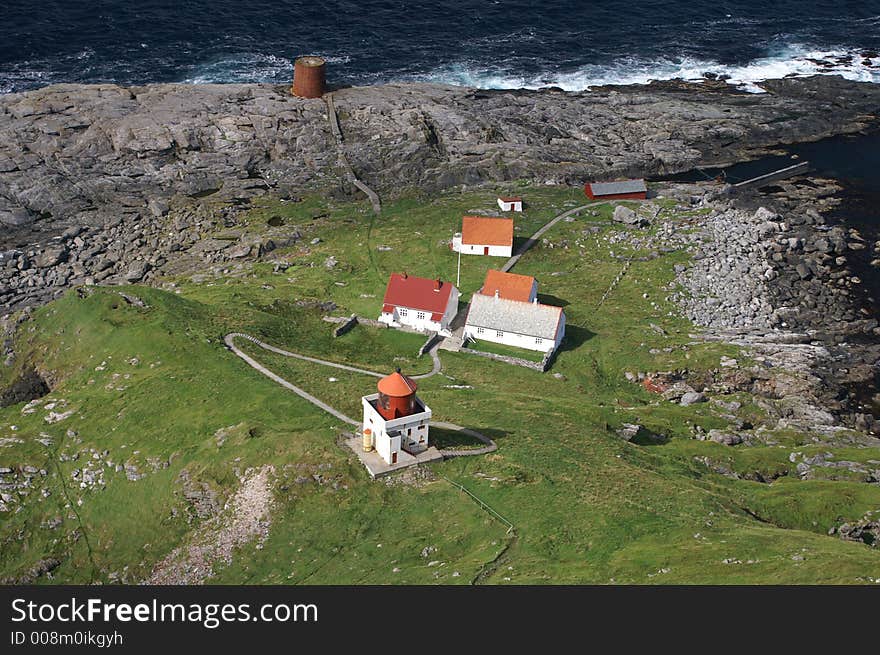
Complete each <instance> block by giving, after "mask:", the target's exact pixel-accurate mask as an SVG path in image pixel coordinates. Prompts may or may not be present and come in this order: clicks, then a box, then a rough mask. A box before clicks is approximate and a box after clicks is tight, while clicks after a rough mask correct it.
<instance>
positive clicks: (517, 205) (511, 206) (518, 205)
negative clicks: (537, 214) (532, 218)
mask: <svg viewBox="0 0 880 655" xmlns="http://www.w3.org/2000/svg"><path fill="white" fill-rule="evenodd" d="M498 206H499V207H501V211H503V212H521V211H522V201H520V202H504V201H503V200H502V199H501V198H498Z"/></svg>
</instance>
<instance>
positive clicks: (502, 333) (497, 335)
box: [495, 330, 504, 339]
mask: <svg viewBox="0 0 880 655" xmlns="http://www.w3.org/2000/svg"><path fill="white" fill-rule="evenodd" d="M495 336H496V337H498V338H499V339H500V338H501V337H503V336H504V332H502V331H501V330H498V331H496V332H495Z"/></svg>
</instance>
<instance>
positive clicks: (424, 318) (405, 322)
mask: <svg viewBox="0 0 880 655" xmlns="http://www.w3.org/2000/svg"><path fill="white" fill-rule="evenodd" d="M458 296H459V293H458V289H456V288H455V286H454V285H453V284H452V283H451V282H445V281H443V280H441V279H439V278H438V279H431V278H424V277H416V276H414V275H408V274H406V273H392V274H391V277H390V278H389V279H388V286H387V287H386V289H385V297H384V299H383V300H382V313H381V314H380V315H379V321H380V322H381V323H385V324H387V325H389V326H390V327H402V326H405V327H409V328H412V329H414V330H419V331H420V332H439V333H441V334H443V335H445V336H448V335H449V334H451V333H450V331H449V325H450V324H451V323H452V319H454V318H455V315H456V314H457V313H458Z"/></svg>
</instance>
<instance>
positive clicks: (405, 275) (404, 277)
mask: <svg viewBox="0 0 880 655" xmlns="http://www.w3.org/2000/svg"><path fill="white" fill-rule="evenodd" d="M408 277H409V275H407V274H406V271H404V272H403V279H404V280H405V279H407V278H408Z"/></svg>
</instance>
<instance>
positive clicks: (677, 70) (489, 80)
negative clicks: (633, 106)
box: [411, 45, 880, 93]
mask: <svg viewBox="0 0 880 655" xmlns="http://www.w3.org/2000/svg"><path fill="white" fill-rule="evenodd" d="M706 73H714V74H715V75H719V76H724V77H725V78H727V81H728V82H729V83H730V84H733V85H736V86H738V87H740V88H742V89H743V90H745V91H750V92H753V93H763V89H761V88H760V86H758V83H759V82H761V81H763V80H768V79H777V78H782V77H786V76H806V75H816V74H828V75H841V76H843V77H845V78H847V79H850V80H858V81H862V82H875V83H880V58H878V59H874V60H870V59H868V58H866V57H864V56H863V55H862V54H861V51H857V50H850V49H846V48H839V49H834V50H818V49H811V48H808V47H806V46H800V45H790V46H787V47H785V48H784V49H781V50H779V51H777V52H775V53H774V54H773V55H770V56H767V57H762V58H760V59H755V60H753V61H751V62H749V63H748V64H745V65H741V66H731V65H724V64H720V63H718V62H714V61H706V60H701V59H696V58H692V57H680V58H671V57H670V58H662V59H651V60H646V59H640V58H636V57H628V58H624V59H618V60H617V61H614V62H612V63H610V64H590V65H586V66H582V67H580V68H578V69H577V70H574V71H568V72H565V71H554V72H547V73H542V74H539V75H531V76H524V75H518V74H516V73H514V72H511V71H507V70H504V69H502V68H497V67H492V66H480V65H479V64H475V63H472V62H463V63H454V64H450V65H447V66H444V67H441V68H438V69H435V70H433V71H431V72H430V73H427V74H417V75H413V76H411V78H412V79H416V80H420V81H429V82H440V83H444V84H454V85H458V86H470V87H476V88H482V89H537V88H540V87H546V86H556V87H559V88H562V89H564V90H566V91H584V90H586V89H589V88H590V87H594V86H601V85H605V84H646V83H648V82H650V81H652V80H672V79H683V80H702V79H704V75H705V74H706Z"/></svg>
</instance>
